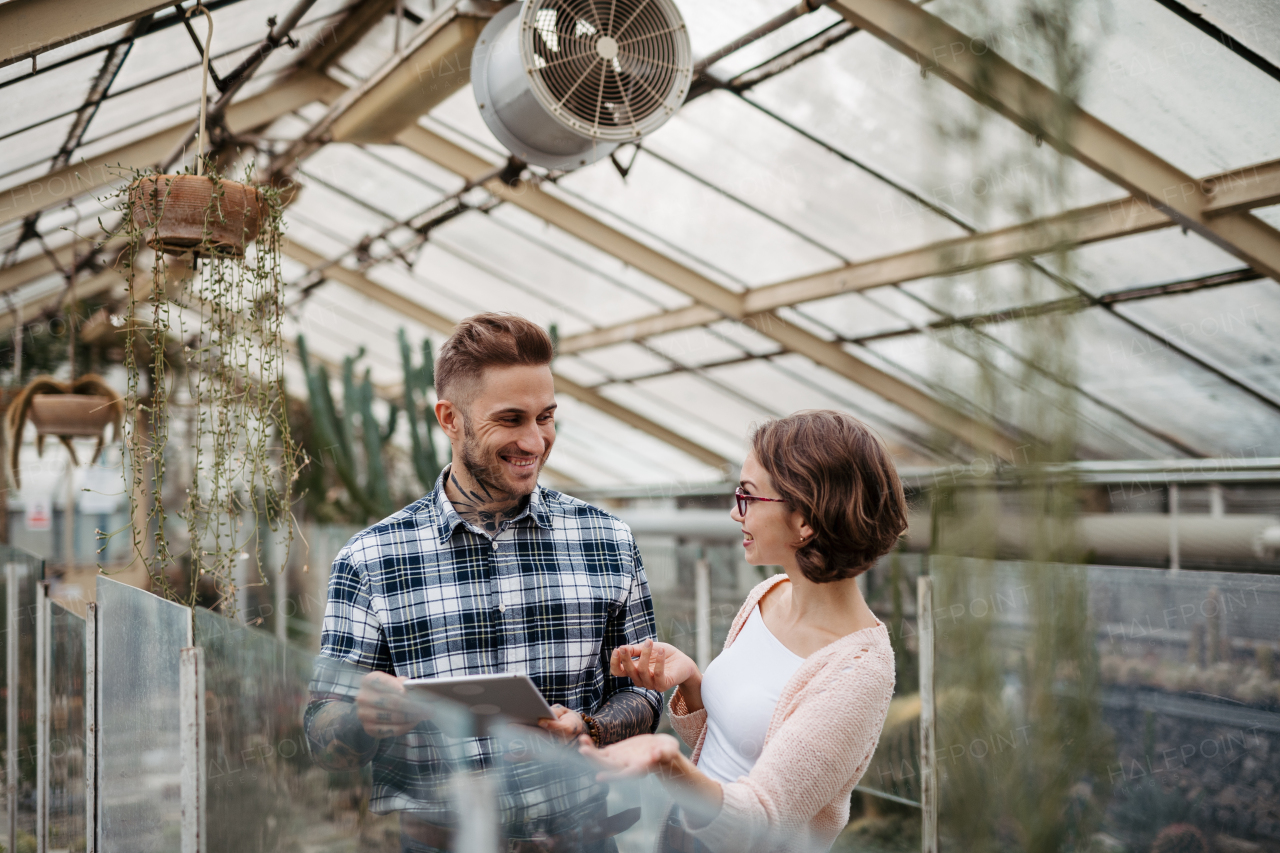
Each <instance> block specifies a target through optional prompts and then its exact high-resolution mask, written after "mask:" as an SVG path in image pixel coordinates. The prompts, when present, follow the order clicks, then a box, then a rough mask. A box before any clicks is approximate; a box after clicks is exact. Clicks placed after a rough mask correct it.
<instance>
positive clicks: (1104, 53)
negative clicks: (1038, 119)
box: [929, 0, 1280, 177]
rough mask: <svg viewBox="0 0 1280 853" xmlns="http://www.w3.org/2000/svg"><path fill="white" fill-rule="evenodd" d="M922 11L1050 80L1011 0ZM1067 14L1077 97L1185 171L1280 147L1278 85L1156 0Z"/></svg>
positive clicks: (1269, 153) (1222, 167)
mask: <svg viewBox="0 0 1280 853" xmlns="http://www.w3.org/2000/svg"><path fill="white" fill-rule="evenodd" d="M929 11H930V12H931V13H932V14H934V15H938V16H939V17H941V18H943V19H944V20H947V21H948V22H950V23H952V24H953V25H955V26H956V27H957V28H959V29H960V30H961V31H962V32H965V33H967V34H968V35H971V36H983V35H986V34H993V37H992V38H991V39H990V40H989V43H991V44H994V45H998V46H997V48H996V49H997V51H998V52H999V53H1001V55H1003V56H1004V57H1005V58H1006V59H1008V60H1010V61H1011V62H1014V63H1015V64H1017V65H1018V66H1019V67H1020V68H1022V69H1024V70H1025V71H1027V72H1028V73H1030V74H1033V75H1035V76H1037V77H1038V78H1039V79H1040V80H1041V82H1045V83H1047V84H1050V85H1052V80H1053V73H1054V68H1055V66H1054V65H1053V63H1052V56H1051V52H1050V51H1048V50H1046V49H1045V45H1044V42H1043V40H1042V39H1037V38H1034V37H1019V36H1020V35H1021V34H1024V33H1026V32H1027V29H1026V28H1027V27H1028V25H1027V24H1026V23H1025V22H1023V21H1018V20H1017V17H1018V16H1019V15H1025V14H1026V13H1025V9H1024V6H1023V4H1021V3H1020V2H1019V0H997V2H992V3H984V4H982V5H981V7H979V6H976V5H975V4H972V3H966V2H962V0H960V1H959V2H958V0H938V2H935V3H932V4H930V6H929ZM979 14H981V15H982V19H981V20H979V19H978V15H979ZM1072 17H1073V19H1074V27H1073V29H1074V30H1075V32H1074V33H1073V36H1074V38H1073V40H1072V42H1073V48H1076V49H1078V47H1077V46H1079V45H1088V46H1089V47H1088V53H1087V54H1086V56H1085V62H1084V65H1083V72H1084V73H1083V80H1082V81H1080V86H1081V89H1082V94H1081V96H1080V98H1079V101H1080V104H1081V106H1083V107H1084V108H1085V109H1086V110H1088V111H1089V112H1090V113H1092V114H1093V115H1095V116H1097V117H1098V118H1099V119H1101V120H1102V121H1103V122H1105V123H1107V124H1109V125H1111V126H1112V127H1114V128H1115V129H1116V130H1118V131H1120V132H1121V133H1122V134H1124V135H1125V136H1127V137H1129V138H1130V139H1132V140H1133V141H1135V142H1137V143H1138V144H1139V145H1141V146H1143V147H1144V148H1146V149H1147V150H1149V151H1152V152H1154V153H1155V154H1156V155H1157V156H1159V157H1161V158H1163V159H1164V160H1166V161H1167V162H1169V163H1172V164H1173V165H1174V166H1177V167H1178V168H1180V169H1182V170H1183V171H1184V172H1187V173H1188V174H1190V175H1192V176H1194V177H1202V176H1205V175H1209V174H1213V173H1215V172H1221V171H1226V170H1228V169H1235V168H1239V167H1242V166H1248V165H1251V164H1253V163H1260V162H1262V161H1264V160H1271V159H1274V158H1275V157H1277V156H1280V125H1277V123H1276V121H1275V120H1274V117H1275V116H1276V115H1277V114H1278V113H1280V85H1277V83H1276V81H1275V80H1273V79H1271V78H1270V77H1268V76H1267V75H1266V74H1265V73H1263V72H1262V71H1260V70H1259V69H1257V68H1254V67H1253V66H1252V65H1250V64H1249V63H1248V62H1246V61H1245V60H1244V59H1242V58H1240V57H1239V56H1236V55H1235V54H1234V53H1232V52H1231V51H1230V50H1229V49H1228V48H1227V47H1226V46H1225V45H1223V44H1221V43H1220V42H1218V41H1217V40H1215V39H1214V38H1213V37H1212V36H1209V35H1207V34H1205V33H1203V32H1201V31H1200V30H1198V29H1196V28H1195V27H1193V26H1192V25H1191V24H1189V23H1187V22H1186V21H1184V20H1182V19H1181V18H1179V17H1178V16H1177V15H1175V14H1174V13H1173V12H1171V11H1169V10H1168V9H1166V8H1164V7H1163V6H1161V5H1160V4H1159V3H1151V2H1147V3H1114V2H1110V0H1084V2H1080V3H1078V4H1076V5H1075V7H1074V8H1073V9H1072ZM1019 24H1021V27H1022V28H1023V29H1022V30H1019V26H1018V25H1019ZM1031 32H1034V29H1032V30H1031ZM1001 34H1003V36H1004V37H1003V38H1001V37H1000V36H1001Z"/></svg>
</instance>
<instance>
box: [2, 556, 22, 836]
mask: <svg viewBox="0 0 1280 853" xmlns="http://www.w3.org/2000/svg"><path fill="white" fill-rule="evenodd" d="M19 568H20V564H19V563H7V564H6V565H5V567H4V569H5V579H4V582H5V605H6V615H5V685H6V688H7V689H6V691H5V724H6V725H5V750H4V751H5V755H4V768H5V782H6V785H5V789H6V790H5V794H6V796H7V799H8V808H9V847H8V849H10V850H17V849H18V569H19Z"/></svg>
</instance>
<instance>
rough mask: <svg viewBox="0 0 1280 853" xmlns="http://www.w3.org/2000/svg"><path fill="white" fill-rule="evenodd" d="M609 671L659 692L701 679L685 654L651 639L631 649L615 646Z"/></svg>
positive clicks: (695, 666)
mask: <svg viewBox="0 0 1280 853" xmlns="http://www.w3.org/2000/svg"><path fill="white" fill-rule="evenodd" d="M609 672H610V674H611V675H615V676H626V677H627V678H630V679H631V681H632V682H633V683H634V684H636V685H637V686H639V687H645V688H648V689H649V690H656V691H658V692H659V693H665V692H666V691H667V690H670V689H671V688H672V687H675V686H676V685H678V684H684V683H685V682H686V681H689V680H690V679H697V680H698V681H699V682H700V681H701V678H702V673H701V672H699V671H698V665H697V664H696V663H694V662H693V661H692V660H691V659H690V658H689V656H688V655H686V654H685V653H684V652H682V651H680V650H679V649H677V648H676V647H675V646H673V645H671V644H670V643H655V642H654V641H653V640H645V641H644V642H643V643H640V644H638V645H634V646H618V648H616V649H614V650H613V655H612V657H610V658H609ZM632 739H633V740H634V738H632Z"/></svg>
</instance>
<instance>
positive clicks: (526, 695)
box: [404, 673, 556, 726]
mask: <svg viewBox="0 0 1280 853" xmlns="http://www.w3.org/2000/svg"><path fill="white" fill-rule="evenodd" d="M404 686H405V687H412V688H414V689H416V690H424V691H426V692H428V693H430V694H432V695H433V696H439V697H440V698H441V699H449V700H451V701H453V702H457V703H458V704H460V705H462V706H463V707H465V708H467V709H468V710H470V711H471V713H472V714H475V716H476V719H477V722H480V723H482V724H483V723H485V722H487V721H489V720H492V719H493V718H494V717H505V718H507V719H508V720H510V721H511V722H513V723H522V724H524V725H528V726H536V725H537V724H538V720H554V719H555V717H556V715H555V713H554V712H552V710H551V706H550V705H548V704H547V700H546V699H544V698H542V694H541V693H540V692H538V688H537V687H535V686H534V684H533V682H532V681H531V680H529V676H527V675H518V674H514V673H499V674H496V675H458V676H448V677H445V678H411V679H409V680H408V681H406V682H405V683H404Z"/></svg>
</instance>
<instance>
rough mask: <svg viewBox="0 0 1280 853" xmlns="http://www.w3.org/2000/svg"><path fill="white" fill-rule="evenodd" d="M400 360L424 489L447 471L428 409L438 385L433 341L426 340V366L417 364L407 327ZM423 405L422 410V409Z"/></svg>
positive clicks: (415, 468)
mask: <svg viewBox="0 0 1280 853" xmlns="http://www.w3.org/2000/svg"><path fill="white" fill-rule="evenodd" d="M400 359H401V362H402V364H403V367H404V411H405V414H406V415H408V417H409V445H410V449H411V450H412V452H413V471H414V473H415V474H417V475H418V483H419V484H421V486H422V489H423V491H424V492H425V491H428V490H430V489H431V488H433V487H434V486H435V484H436V478H437V477H439V476H440V472H441V471H442V470H444V465H443V464H441V462H440V459H439V457H438V456H437V455H436V444H435V428H436V418H435V414H434V413H433V412H432V411H430V409H429V408H427V406H428V403H427V397H428V392H430V391H431V389H432V388H433V387H434V386H435V384H436V366H435V359H434V358H433V357H432V355H431V341H430V340H428V339H426V338H423V340H422V366H421V367H414V366H413V353H412V351H411V350H410V348H409V339H408V337H406V336H405V333H404V329H401V330H400ZM419 407H421V410H420V409H419Z"/></svg>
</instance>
